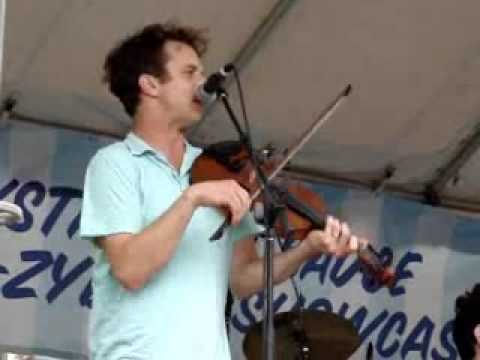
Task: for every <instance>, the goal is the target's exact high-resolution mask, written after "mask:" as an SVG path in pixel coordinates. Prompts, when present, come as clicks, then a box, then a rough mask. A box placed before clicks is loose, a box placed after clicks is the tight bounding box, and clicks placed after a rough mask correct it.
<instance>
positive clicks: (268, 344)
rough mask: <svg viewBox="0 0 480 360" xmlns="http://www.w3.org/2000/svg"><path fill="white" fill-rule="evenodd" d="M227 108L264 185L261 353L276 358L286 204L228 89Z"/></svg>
mask: <svg viewBox="0 0 480 360" xmlns="http://www.w3.org/2000/svg"><path fill="white" fill-rule="evenodd" d="M218 96H219V97H220V99H221V101H222V103H223V105H224V106H225V109H226V111H227V113H228V115H229V117H230V119H231V121H232V122H233V125H234V126H235V129H236V130H237V132H238V135H239V138H240V142H241V143H242V144H243V145H245V147H246V150H247V153H248V155H249V157H250V159H251V161H252V164H253V168H254V170H255V174H256V176H257V179H258V181H259V182H260V184H261V186H262V188H263V201H262V202H263V223H264V225H265V232H264V233H263V234H261V235H260V236H259V237H258V238H260V239H263V240H264V250H265V251H264V257H263V281H264V287H265V288H264V303H263V347H262V354H263V357H262V358H263V359H264V360H274V359H275V355H274V351H275V329H274V326H273V316H274V313H273V312H274V309H273V255H274V242H275V239H276V233H275V228H274V224H275V220H276V218H277V216H278V215H279V213H280V212H281V211H282V210H283V209H284V207H285V206H284V205H283V204H281V203H280V201H279V199H278V196H275V193H274V191H273V189H272V188H271V186H270V184H269V181H268V179H267V177H266V176H265V173H264V172H263V170H262V169H261V168H260V165H259V163H258V161H257V158H256V157H255V153H254V150H253V146H252V141H251V138H250V134H248V133H245V132H244V131H243V130H242V128H241V127H240V124H239V122H238V120H237V118H236V116H235V114H234V112H233V110H232V107H231V106H230V102H229V100H228V94H227V92H226V91H225V89H220V90H219V91H218Z"/></svg>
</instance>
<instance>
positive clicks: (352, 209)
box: [231, 185, 480, 360]
mask: <svg viewBox="0 0 480 360" xmlns="http://www.w3.org/2000/svg"><path fill="white" fill-rule="evenodd" d="M314 189H315V190H316V191H318V192H319V193H320V194H323V196H324V198H325V200H326V201H327V204H328V209H329V211H330V212H331V213H332V214H335V215H337V216H338V217H340V218H342V219H344V220H346V221H348V222H349V223H350V224H351V226H352V228H353V230H354V232H356V233H358V234H360V235H363V236H366V237H367V238H369V239H371V241H372V242H373V244H375V247H376V248H377V250H378V251H379V252H380V253H381V254H382V256H383V258H384V259H385V260H387V259H389V260H392V265H393V268H394V269H395V272H396V277H397V281H396V283H395V285H394V286H393V287H392V288H390V289H389V288H385V287H378V286H376V285H375V284H372V282H371V281H370V280H369V277H368V276H365V274H364V273H362V272H361V271H360V269H359V263H358V259H357V258H356V257H354V256H351V257H348V258H346V259H340V258H335V257H327V256H322V257H320V258H318V259H315V260H312V261H310V262H308V263H306V264H304V265H303V266H302V267H301V268H300V270H299V271H298V273H297V276H296V277H295V281H296V283H297V286H298V288H299V290H300V293H301V295H302V296H303V297H304V298H305V300H304V308H305V309H307V310H319V311H328V312H333V313H334V314H337V315H339V316H340V317H341V318H347V319H349V320H351V321H352V323H353V325H354V326H355V328H356V329H357V331H358V334H359V337H360V339H361V343H362V345H361V347H359V348H358V350H357V351H356V353H355V354H354V355H353V356H352V357H351V358H352V359H366V353H367V346H368V344H369V343H372V345H373V349H374V355H373V359H376V360H377V359H412V360H413V359H415V360H418V359H433V360H440V359H450V360H452V359H456V358H457V353H456V349H455V345H454V343H453V339H452V322H451V320H452V319H453V314H454V302H455V298H456V297H457V296H458V295H459V294H463V293H464V292H465V290H466V289H467V288H468V289H471V288H472V287H473V284H474V283H476V282H479V281H480V276H479V270H480V262H479V254H480V241H479V240H480V222H479V221H478V220H474V219H473V218H470V217H466V216H460V215H458V214H455V213H454V212H452V211H448V210H445V209H440V208H432V207H430V206H426V205H422V204H418V203H414V202H411V201H406V200H401V199H399V198H395V197H390V196H379V197H375V196H374V195H373V194H372V193H370V192H361V191H352V190H347V189H343V190H342V189H341V188H337V187H330V186H320V185H317V186H314ZM297 302H298V300H297V296H295V292H294V291H293V287H292V284H291V282H290V281H287V282H286V283H285V284H282V285H279V286H277V287H276V288H275V296H274V303H275V308H276V311H277V312H288V311H291V310H292V308H293V306H294V304H296V303H297ZM261 304H262V298H261V296H259V295H255V296H253V297H252V298H250V299H248V300H243V301H241V302H240V303H236V304H235V307H234V311H233V318H232V321H231V333H232V340H231V343H232V349H233V352H234V358H235V359H238V360H239V359H244V356H243V352H242V345H243V338H244V335H245V333H248V329H249V327H250V326H251V325H252V324H253V323H255V322H259V321H261V319H262V310H261ZM319 324H320V325H322V323H319ZM319 331H320V333H323V334H329V331H331V329H330V328H328V327H325V328H323V329H322V328H321V327H320V328H319ZM311 335H315V336H318V332H315V333H314V334H311ZM307 336H308V333H307ZM330 346H332V347H333V346H334V340H333V339H332V343H331V345H330ZM259 350H260V351H261V349H259ZM328 351H329V348H324V354H323V356H322V359H328V358H329V357H328Z"/></svg>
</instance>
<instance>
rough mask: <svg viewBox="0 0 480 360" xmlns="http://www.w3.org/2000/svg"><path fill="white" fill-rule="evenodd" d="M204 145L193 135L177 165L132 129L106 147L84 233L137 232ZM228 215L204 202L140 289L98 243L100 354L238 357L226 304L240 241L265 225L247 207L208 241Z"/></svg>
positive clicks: (104, 357) (92, 171)
mask: <svg viewBox="0 0 480 360" xmlns="http://www.w3.org/2000/svg"><path fill="white" fill-rule="evenodd" d="M200 153H201V149H199V148H196V147H193V146H191V145H190V144H188V143H187V144H186V152H185V155H184V158H183V162H182V166H181V169H180V171H177V170H176V169H175V168H173V167H172V166H171V165H170V164H169V162H168V161H167V159H166V158H165V157H164V156H163V155H162V154H161V153H159V152H157V151H156V150H154V149H153V148H152V147H150V146H149V145H148V144H146V143H145V142H144V141H142V139H140V138H139V137H138V136H136V135H135V134H133V133H130V134H129V135H128V136H127V137H126V139H125V140H124V141H123V142H117V143H115V144H112V145H109V146H107V147H105V148H103V149H101V150H99V151H98V152H97V154H96V155H95V156H94V157H93V159H92V160H91V162H90V164H89V166H88V169H87V173H86V178H85V188H84V197H83V207H82V217H81V224H80V232H81V236H82V238H87V239H92V238H95V237H98V236H105V235H109V234H115V233H138V232H139V231H141V230H142V229H143V228H145V227H146V226H148V225H149V224H150V223H152V222H153V221H154V220H155V219H157V218H158V217H159V216H160V215H162V214H163V213H164V212H165V211H166V210H167V209H168V208H169V207H170V206H171V205H172V203H173V202H174V201H175V200H177V199H178V197H179V196H180V195H181V194H182V192H183V191H184V190H185V189H186V188H187V187H188V186H189V170H190V168H191V166H192V163H193V161H194V160H195V159H196V158H197V156H199V155H200ZM222 222H223V217H222V216H221V214H220V213H219V212H218V211H217V210H216V209H214V208H207V207H201V208H198V209H197V210H196V211H195V212H194V214H193V217H192V219H191V221H190V222H189V224H188V227H187V229H186V231H185V233H184V235H183V237H182V239H181V241H180V243H179V245H178V247H177V249H176V252H175V254H174V256H173V258H172V259H171V260H170V261H169V263H168V264H167V265H166V266H165V267H164V268H163V269H162V270H161V271H160V272H159V273H157V274H156V275H155V276H154V277H153V278H152V279H151V280H150V281H149V282H148V283H147V285H146V286H145V287H144V288H143V289H140V290H137V291H127V290H125V289H124V288H123V287H122V286H121V285H120V284H119V283H118V281H117V280H116V279H115V278H114V277H113V276H112V274H111V271H110V265H109V263H108V261H107V259H106V257H105V254H104V252H103V251H102V250H101V249H100V248H98V247H96V246H95V267H94V271H93V279H92V280H93V309H92V314H91V326H90V331H91V335H90V349H91V358H92V359H93V360H119V359H142V360H156V359H158V360H164V359H165V360H167V359H168V360H170V359H176V360H228V359H230V351H229V346H228V340H227V336H226V331H225V321H224V308H225V298H226V293H227V289H228V278H229V270H230V262H231V258H232V250H233V244H234V241H235V240H237V239H240V238H243V237H245V236H247V235H249V234H252V233H254V232H255V231H257V229H258V227H257V225H255V223H254V221H253V219H252V217H251V216H246V217H245V218H244V220H243V221H242V223H241V225H240V226H238V227H236V228H234V229H232V230H229V231H226V232H225V234H224V237H223V238H222V239H220V240H218V241H215V242H211V241H209V237H210V236H211V235H212V234H213V233H214V232H215V230H216V229H217V228H218V226H219V225H220V224H221V223H222ZM159 241H160V240H159Z"/></svg>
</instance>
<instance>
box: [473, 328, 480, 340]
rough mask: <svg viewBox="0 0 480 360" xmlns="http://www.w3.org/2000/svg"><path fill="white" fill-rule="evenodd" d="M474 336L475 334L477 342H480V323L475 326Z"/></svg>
mask: <svg viewBox="0 0 480 360" xmlns="http://www.w3.org/2000/svg"><path fill="white" fill-rule="evenodd" d="M473 336H475V339H476V340H477V344H480V324H477V326H475V328H474V329H473Z"/></svg>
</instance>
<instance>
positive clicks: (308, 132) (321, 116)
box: [252, 84, 352, 201]
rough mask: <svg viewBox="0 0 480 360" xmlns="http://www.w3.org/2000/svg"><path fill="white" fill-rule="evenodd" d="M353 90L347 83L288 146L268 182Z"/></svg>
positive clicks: (257, 192)
mask: <svg viewBox="0 0 480 360" xmlns="http://www.w3.org/2000/svg"><path fill="white" fill-rule="evenodd" d="M351 91H352V85H350V84H349V85H347V86H346V87H345V89H343V90H342V91H341V92H340V94H338V95H337V97H336V98H335V99H334V100H333V101H332V102H331V103H330V104H328V105H327V107H326V108H325V109H324V110H323V111H322V112H321V113H320V114H319V115H318V116H317V117H316V118H315V120H314V121H313V123H312V124H311V125H310V126H309V127H308V128H307V129H306V130H305V131H304V133H303V134H302V135H300V137H299V138H298V140H297V141H296V142H295V143H293V145H292V146H290V147H289V148H287V153H286V155H285V156H284V158H283V159H282V161H281V162H280V163H279V164H278V165H277V166H276V167H275V169H274V170H273V171H272V172H271V173H270V174H269V175H268V176H267V182H269V181H271V180H272V179H273V178H275V177H276V176H277V175H278V173H279V172H280V171H282V170H283V168H284V167H285V166H286V165H287V164H288V162H289V161H290V160H291V159H292V158H293V157H294V156H295V155H296V154H297V153H298V152H299V151H300V149H301V148H303V146H304V145H305V144H306V143H307V141H308V140H310V138H311V137H312V136H313V134H315V132H316V131H317V130H318V129H320V128H321V127H322V126H323V125H325V123H326V122H327V121H328V120H329V119H330V118H331V117H332V116H333V114H334V113H335V112H336V111H337V110H338V108H339V107H340V106H341V105H342V104H343V102H345V100H346V98H347V96H348V95H350V93H351ZM263 187H264V185H263V184H261V185H260V187H259V188H258V189H257V190H256V191H255V192H254V193H253V195H252V201H253V200H255V199H256V198H257V197H258V196H260V194H261V192H262V190H263Z"/></svg>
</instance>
